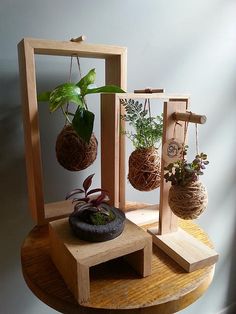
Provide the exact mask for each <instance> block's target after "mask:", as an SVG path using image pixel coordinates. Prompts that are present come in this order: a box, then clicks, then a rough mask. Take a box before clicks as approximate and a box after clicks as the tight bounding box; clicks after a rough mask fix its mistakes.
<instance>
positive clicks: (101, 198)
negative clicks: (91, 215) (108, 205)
mask: <svg viewBox="0 0 236 314" xmlns="http://www.w3.org/2000/svg"><path fill="white" fill-rule="evenodd" d="M106 196H107V195H106V193H103V192H102V193H101V194H100V195H99V196H98V197H97V198H95V199H94V200H91V203H92V204H93V205H94V206H98V205H100V204H101V203H102V201H103V200H104V199H105V197H106Z"/></svg>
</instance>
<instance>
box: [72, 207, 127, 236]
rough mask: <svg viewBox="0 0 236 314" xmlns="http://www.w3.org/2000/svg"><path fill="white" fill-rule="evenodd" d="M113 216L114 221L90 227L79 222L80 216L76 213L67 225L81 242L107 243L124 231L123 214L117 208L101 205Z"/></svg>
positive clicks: (90, 225)
mask: <svg viewBox="0 0 236 314" xmlns="http://www.w3.org/2000/svg"><path fill="white" fill-rule="evenodd" d="M103 206H104V207H107V209H109V210H110V211H112V212H113V214H114V215H115V219H114V220H112V221H111V222H109V223H107V224H105V225H92V224H89V223H86V222H84V221H83V220H81V218H82V214H81V213H80V212H79V211H78V212H76V213H72V214H71V215H70V216H69V224H70V227H71V229H72V231H73V233H74V234H75V235H76V236H77V237H78V238H80V239H81V240H85V241H89V242H102V241H108V240H111V239H114V238H116V237H118V236H119V235H120V234H121V233H122V231H123V230H124V225H125V214H124V213H123V212H122V211H121V210H120V209H118V208H116V207H112V206H109V205H107V204H104V205H103Z"/></svg>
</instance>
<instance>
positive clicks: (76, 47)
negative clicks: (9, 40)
mask: <svg viewBox="0 0 236 314" xmlns="http://www.w3.org/2000/svg"><path fill="white" fill-rule="evenodd" d="M22 42H23V43H25V44H26V45H28V46H29V47H30V48H32V49H33V50H34V54H40V55H50V56H51V55H54V56H68V57H70V56H72V55H77V56H78V57H82V58H97V59H107V58H110V57H113V56H120V55H123V54H126V53H127V48H126V47H119V46H111V45H98V44H87V43H84V42H83V41H80V42H77V41H76V42H72V41H55V40H44V39H34V38H24V39H23V40H22ZM20 44H21V43H20Z"/></svg>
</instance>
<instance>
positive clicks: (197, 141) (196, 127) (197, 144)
mask: <svg viewBox="0 0 236 314" xmlns="http://www.w3.org/2000/svg"><path fill="white" fill-rule="evenodd" d="M195 132H196V133H195V138H196V153H197V155H199V139H198V125H197V123H195Z"/></svg>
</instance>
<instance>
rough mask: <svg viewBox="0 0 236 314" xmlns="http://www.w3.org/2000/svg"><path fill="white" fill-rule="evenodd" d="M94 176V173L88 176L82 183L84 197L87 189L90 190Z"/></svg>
mask: <svg viewBox="0 0 236 314" xmlns="http://www.w3.org/2000/svg"><path fill="white" fill-rule="evenodd" d="M94 175H95V173H93V174H90V176H88V177H87V178H86V179H85V180H84V182H83V188H84V191H85V195H86V196H87V191H88V189H89V188H90V186H91V184H92V181H93V176H94Z"/></svg>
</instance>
